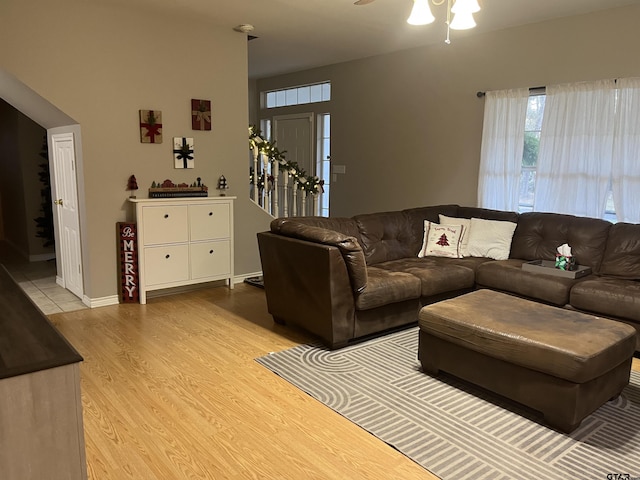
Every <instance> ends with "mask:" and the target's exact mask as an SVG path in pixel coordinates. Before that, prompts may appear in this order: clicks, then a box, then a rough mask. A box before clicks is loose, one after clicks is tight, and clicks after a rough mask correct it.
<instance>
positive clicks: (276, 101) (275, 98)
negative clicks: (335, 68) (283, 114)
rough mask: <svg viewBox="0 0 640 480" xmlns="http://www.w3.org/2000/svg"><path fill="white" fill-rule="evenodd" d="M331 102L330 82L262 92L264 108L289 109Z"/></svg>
mask: <svg viewBox="0 0 640 480" xmlns="http://www.w3.org/2000/svg"><path fill="white" fill-rule="evenodd" d="M329 100H331V82H324V83H316V84H313V85H302V86H300V87H292V88H285V89H281V90H271V91H268V92H262V104H263V106H264V108H277V107H289V106H292V105H305V104H307V103H318V102H328V101H329Z"/></svg>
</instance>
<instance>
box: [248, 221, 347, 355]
mask: <svg viewBox="0 0 640 480" xmlns="http://www.w3.org/2000/svg"><path fill="white" fill-rule="evenodd" d="M257 236H258V247H259V249H260V261H261V262H262V273H263V276H264V286H265V292H266V297H267V307H268V309H269V313H270V314H271V315H273V317H274V319H275V320H276V321H277V322H280V323H289V324H294V325H299V326H301V327H303V328H304V329H306V330H307V331H309V332H311V333H314V334H316V335H318V336H319V337H321V338H322V339H323V340H324V342H325V343H326V344H327V345H328V346H329V347H331V348H337V347H340V346H344V345H346V343H347V342H348V341H349V340H351V339H352V338H353V336H354V330H355V326H354V325H355V299H354V294H353V292H352V290H351V283H350V279H349V274H348V272H347V267H346V265H345V261H344V257H343V256H342V254H341V253H340V250H339V249H338V248H337V247H334V246H331V245H325V244H322V243H317V242H310V241H306V240H300V239H297V238H292V237H287V236H284V235H278V234H275V233H271V232H260V233H258V235H257Z"/></svg>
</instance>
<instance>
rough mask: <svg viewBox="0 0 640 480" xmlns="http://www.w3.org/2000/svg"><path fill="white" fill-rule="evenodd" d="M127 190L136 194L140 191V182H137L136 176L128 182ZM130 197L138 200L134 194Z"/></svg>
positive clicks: (131, 177)
mask: <svg viewBox="0 0 640 480" xmlns="http://www.w3.org/2000/svg"><path fill="white" fill-rule="evenodd" d="M127 190H130V191H131V192H135V191H136V190H138V181H137V180H136V177H135V175H131V176H130V177H129V181H128V182H127ZM130 197H131V198H136V196H135V195H134V194H133V193H132V194H131V195H130Z"/></svg>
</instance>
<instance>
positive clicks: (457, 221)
mask: <svg viewBox="0 0 640 480" xmlns="http://www.w3.org/2000/svg"><path fill="white" fill-rule="evenodd" d="M439 217H440V225H462V226H463V227H464V230H463V231H462V241H461V243H460V257H468V256H469V229H470V228H471V219H469V218H456V217H447V216H446V215H439Z"/></svg>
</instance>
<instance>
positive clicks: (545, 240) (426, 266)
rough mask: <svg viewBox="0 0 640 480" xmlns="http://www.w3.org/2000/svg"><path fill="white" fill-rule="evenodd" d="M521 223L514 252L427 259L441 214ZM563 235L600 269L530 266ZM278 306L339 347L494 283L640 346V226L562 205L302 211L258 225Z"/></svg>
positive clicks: (290, 319) (283, 318)
mask: <svg viewBox="0 0 640 480" xmlns="http://www.w3.org/2000/svg"><path fill="white" fill-rule="evenodd" d="M440 214H442V215H446V216H448V217H457V218H480V219H486V220H498V221H509V222H514V223H516V224H517V227H516V229H515V233H514V234H513V238H512V242H511V250H510V254H509V258H508V259H507V260H493V259H490V258H485V257H465V258H444V257H431V256H427V257H424V258H418V256H417V253H418V252H419V251H420V248H421V245H422V240H423V234H424V221H425V220H429V221H431V222H436V223H437V222H438V221H439V215H440ZM564 243H567V244H569V245H570V246H571V247H572V249H573V255H574V256H575V257H576V259H577V262H578V264H579V265H588V266H589V267H591V269H592V272H593V273H592V275H588V276H586V277H582V278H578V279H571V278H561V277H557V276H552V275H546V274H540V273H535V272H530V271H525V270H523V269H522V264H523V263H525V262H527V261H531V260H539V259H543V260H553V259H554V258H555V253H556V248H557V247H558V246H560V245H562V244H564ZM258 244H259V248H260V257H261V261H262V269H263V275H264V284H265V290H266V296H267V304H268V309H269V312H270V313H271V314H272V315H273V317H274V320H275V321H276V322H278V323H289V324H295V325H298V326H300V327H302V328H304V329H306V330H308V331H309V332H311V333H313V334H315V335H317V336H319V337H320V338H321V339H322V341H323V342H324V343H325V344H326V345H327V346H329V347H330V348H340V347H343V346H345V345H347V344H349V343H351V342H354V341H357V340H360V339H363V338H366V337H368V336H370V335H374V334H379V333H382V332H385V331H388V330H390V329H394V328H400V327H404V326H408V325H412V324H415V323H416V322H417V320H418V313H419V311H420V309H421V308H422V307H423V306H424V305H427V304H430V303H434V302H437V301H440V300H444V299H446V298H451V297H454V296H458V295H461V294H463V293H467V292H470V291H472V290H474V289H477V288H490V289H493V290H498V291H502V292H506V293H511V294H514V295H517V296H521V297H524V298H529V299H532V300H536V301H539V302H542V303H545V304H549V305H554V306H557V307H561V308H571V309H576V310H580V311H584V312H588V313H592V314H595V315H598V316H603V317H606V318H611V319H614V320H619V321H622V322H625V323H628V324H630V325H632V326H633V327H635V328H636V330H637V332H638V334H637V337H636V351H640V225H636V224H627V223H618V224H611V223H610V222H607V221H604V220H599V219H594V218H584V217H575V216H571V215H560V214H554V213H535V212H533V213H523V214H518V213H516V212H506V211H498V210H487V209H481V208H475V207H463V206H459V205H439V206H428V207H420V208H413V209H408V210H402V211H395V212H382V213H373V214H365V215H357V216H355V217H352V218H323V217H296V218H280V219H276V220H274V221H273V222H272V223H271V231H269V232H261V233H258Z"/></svg>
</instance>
